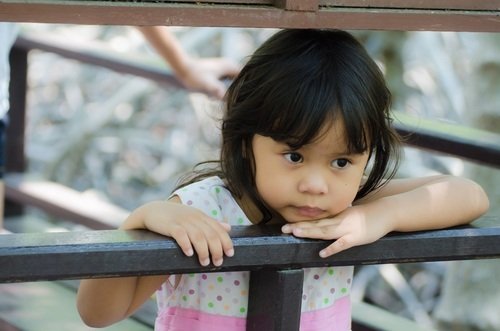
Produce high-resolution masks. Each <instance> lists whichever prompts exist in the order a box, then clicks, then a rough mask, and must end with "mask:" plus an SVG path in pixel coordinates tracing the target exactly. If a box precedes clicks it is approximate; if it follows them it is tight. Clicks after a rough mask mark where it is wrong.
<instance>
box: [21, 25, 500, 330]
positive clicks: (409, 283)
mask: <svg viewBox="0 0 500 331" xmlns="http://www.w3.org/2000/svg"><path fill="white" fill-rule="evenodd" d="M172 30H173V31H174V32H175V33H176V34H177V36H178V37H179V39H180V41H181V43H182V44H183V45H184V47H185V49H186V50H187V51H188V52H189V53H190V54H193V55H197V56H199V57H212V56H224V57H229V58H232V59H234V60H236V61H238V62H240V63H244V62H245V60H246V57H247V56H248V55H250V54H251V53H252V51H253V50H254V49H255V48H256V47H257V46H258V45H259V44H260V43H262V42H263V41H264V40H265V39H267V38H268V37H269V36H270V35H271V34H272V33H273V32H274V31H275V30H272V29H236V28H224V29H221V28H184V27H182V28H181V27H178V28H172ZM22 32H23V33H34V34H36V35H47V36H50V37H56V38H60V39H62V40H66V41H68V42H72V43H77V44H80V45H89V47H90V46H92V47H94V46H98V48H99V49H101V50H104V51H105V52H109V55H110V56H120V57H123V58H131V59H134V58H141V59H142V61H146V62H148V63H150V64H153V65H158V66H167V65H166V64H165V63H164V62H163V61H162V60H161V59H160V58H159V56H158V55H156V54H155V52H154V51H153V50H152V49H151V48H150V47H149V45H148V44H147V43H146V42H145V41H144V39H143V38H142V35H140V34H139V33H138V32H137V31H136V30H135V29H134V28H131V27H119V26H104V27H102V26H70V25H47V24H24V25H23V26H22ZM353 33H354V34H355V35H356V36H357V37H358V38H359V39H360V40H361V41H362V42H363V43H364V45H365V46H366V48H367V50H368V52H369V53H370V54H371V55H372V56H373V57H374V58H375V59H376V61H377V62H378V63H379V65H380V66H381V68H382V69H383V71H384V72H385V74H386V78H387V81H388V84H389V86H390V89H391V91H392V93H393V96H394V101H393V107H394V110H395V111H399V112H404V113H408V114H411V115H414V116H417V117H420V118H430V119H436V120H440V121H445V122H450V123H457V124H461V125H464V126H470V127H474V128H480V129H483V130H488V131H491V132H493V133H496V134H500V93H499V92H500V57H499V56H498V54H500V35H499V34H488V33H482V34H477V33H455V32H377V31H375V32H368V31H353ZM29 60H30V70H29V86H30V89H29V95H28V109H29V112H28V123H27V125H28V129H27V154H28V159H29V172H30V173H31V174H32V175H33V176H38V177H42V178H47V179H50V180H53V181H56V182H60V183H62V184H65V185H67V186H70V187H72V188H75V189H77V190H79V191H87V192H89V193H90V194H95V195H97V196H99V197H100V198H102V199H104V200H107V201H110V202H112V203H114V204H117V205H119V206H121V207H123V208H126V209H129V210H131V209H134V208H135V207H137V206H139V205H140V204H142V203H144V202H146V201H151V200H154V199H164V198H166V197H167V196H168V195H169V193H170V192H171V190H172V188H173V187H174V186H175V184H176V181H177V179H178V178H179V175H180V174H181V173H183V172H186V171H189V170H190V169H191V167H192V166H193V165H194V164H196V163H197V162H199V161H202V160H206V159H207V158H213V157H216V156H217V148H218V124H217V117H218V115H219V114H220V107H221V104H220V103H219V102H218V101H215V100H212V99H209V98H208V97H206V96H205V95H202V94H199V93H189V92H187V91H185V90H181V89H176V88H171V87H165V86H161V85H157V84H155V83H153V82H150V81H147V80H145V79H142V78H137V77H133V76H128V75H121V74H118V73H115V72H112V71H109V70H106V69H102V68H98V67H94V66H90V65H83V64H80V63H78V62H75V61H72V60H67V59H63V58H61V57H58V56H55V55H53V54H49V53H43V52H33V54H32V55H31V56H30V59H29ZM434 173H450V174H454V175H460V176H464V177H469V178H473V179H475V180H476V181H478V182H479V183H480V184H481V185H483V187H484V188H485V189H486V190H487V192H488V194H489V196H490V200H491V205H492V208H491V210H490V212H489V213H490V214H492V215H499V214H500V210H499V209H500V176H499V172H498V170H496V169H492V168H488V167H484V166H480V165H476V164H472V163H468V162H464V161H461V160H458V159H455V158H452V157H448V156H443V155H437V154H429V153H426V152H421V151H417V150H415V149H412V148H407V149H406V151H405V161H404V163H403V164H402V167H401V170H400V175H401V176H421V175H428V174H434ZM464 194H466V193H464ZM44 217H45V216H44ZM53 221H54V222H58V221H59V220H53ZM499 271H500V267H499V266H498V263H497V262H493V261H482V262H453V263H426V264H409V265H397V266H392V265H386V266H366V267H361V268H359V269H358V271H357V274H356V278H357V280H356V281H355V282H354V288H353V297H355V299H358V300H367V301H371V302H374V303H376V304H378V305H380V306H382V307H385V308H386V309H389V310H391V311H394V312H397V313H398V314H401V315H404V316H408V317H410V318H413V319H416V320H418V321H419V323H420V324H422V325H429V327H430V326H434V327H436V328H440V329H442V330H484V331H485V330H500V302H498V301H499V300H500V299H499V298H500V295H499V294H500V293H499V291H500V286H498V285H497V281H495V275H496V274H497V273H498V272H499ZM477 302H481V304H480V305H475V304H476V303H477ZM478 307H481V308H478Z"/></svg>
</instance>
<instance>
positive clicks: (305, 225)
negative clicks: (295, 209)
mask: <svg viewBox="0 0 500 331" xmlns="http://www.w3.org/2000/svg"><path fill="white" fill-rule="evenodd" d="M369 212H370V210H369V208H366V206H363V205H360V206H353V207H350V208H347V209H346V210H344V211H343V212H342V213H340V214H338V215H336V216H334V217H331V218H325V219H321V220H317V221H305V222H298V223H288V224H286V225H284V226H283V227H282V231H283V233H287V234H293V235H294V236H296V237H300V238H312V239H324V240H332V239H334V240H335V241H334V242H333V243H332V244H330V245H329V246H328V247H326V248H324V249H323V250H321V251H320V252H319V255H320V256H321V257H323V258H325V257H328V256H330V255H333V254H336V253H339V252H341V251H343V250H346V249H348V248H350V247H353V246H358V245H364V244H369V243H372V242H374V241H376V240H377V239H379V238H381V237H383V236H384V235H386V234H387V233H388V232H389V231H388V230H387V226H386V222H384V220H383V219H379V218H378V217H375V215H370V214H369Z"/></svg>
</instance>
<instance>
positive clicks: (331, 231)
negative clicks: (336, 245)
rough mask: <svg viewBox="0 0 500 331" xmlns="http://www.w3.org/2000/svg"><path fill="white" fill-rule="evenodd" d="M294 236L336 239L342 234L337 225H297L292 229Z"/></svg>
mask: <svg viewBox="0 0 500 331" xmlns="http://www.w3.org/2000/svg"><path fill="white" fill-rule="evenodd" d="M291 233H292V234H293V235H294V236H296V237H299V238H302V237H303V238H311V239H336V238H339V237H341V236H342V235H344V233H342V232H340V230H339V227H337V226H332V225H329V226H315V227H298V228H294V229H292V232H291Z"/></svg>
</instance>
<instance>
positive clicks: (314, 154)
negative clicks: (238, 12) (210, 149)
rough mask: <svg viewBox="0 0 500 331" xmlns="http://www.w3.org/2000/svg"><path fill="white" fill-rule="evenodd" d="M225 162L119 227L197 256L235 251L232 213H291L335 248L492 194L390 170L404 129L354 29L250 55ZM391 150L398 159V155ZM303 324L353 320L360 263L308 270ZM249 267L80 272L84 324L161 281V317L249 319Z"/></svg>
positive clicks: (444, 220) (234, 94)
mask: <svg viewBox="0 0 500 331" xmlns="http://www.w3.org/2000/svg"><path fill="white" fill-rule="evenodd" d="M226 98H227V100H226V101H227V106H226V109H225V113H224V118H223V121H222V146H221V156H220V160H219V161H217V162H215V165H216V167H207V168H206V169H205V170H202V171H199V172H197V173H195V174H194V175H193V176H192V177H191V179H190V180H189V181H185V182H184V183H183V184H182V185H181V187H180V188H178V189H177V190H176V191H175V192H174V193H173V194H172V196H171V197H170V199H169V200H168V201H155V202H151V203H148V204H146V205H144V206H141V207H139V208H138V209H136V210H135V211H134V212H133V213H132V214H131V215H130V216H129V217H128V218H127V219H126V220H125V222H124V224H123V226H122V229H149V230H151V231H154V232H158V233H160V234H163V235H166V236H169V237H172V238H173V239H175V240H176V242H177V243H178V244H179V246H180V247H181V249H182V251H183V252H184V254H186V255H187V256H193V255H195V253H196V255H197V256H198V259H199V261H200V263H201V265H203V266H206V265H208V264H210V263H213V264H214V265H215V266H220V265H221V264H222V263H223V258H224V256H226V257H231V256H233V255H234V254H238V252H234V250H233V246H232V242H231V238H230V237H229V230H230V225H251V224H257V223H271V222H272V223H282V224H283V228H282V229H283V232H284V233H287V234H293V235H295V236H298V237H308V238H318V239H323V240H328V241H329V242H328V243H327V244H326V245H325V246H326V247H325V248H324V249H323V250H321V251H320V252H318V253H319V255H320V256H322V257H328V256H330V255H332V254H335V253H338V252H340V251H342V250H344V249H347V248H349V247H352V246H355V245H362V244H367V243H370V242H373V241H375V240H377V239H379V238H380V237H382V236H384V235H386V234H387V233H389V232H391V231H416V230H424V229H436V228H443V227H449V226H454V225H458V224H463V223H467V222H469V221H471V220H472V219H474V218H476V217H478V216H479V215H481V214H482V213H484V212H485V211H486V210H487V208H488V198H487V197H486V195H485V193H484V191H483V190H482V189H481V188H480V187H479V186H478V185H477V184H475V183H474V182H471V181H469V180H466V179H461V178H456V177H451V176H435V177H428V178H415V179H393V177H394V173H395V171H396V165H397V159H398V148H399V140H398V136H397V135H396V133H395V132H394V130H393V128H392V127H391V119H390V117H389V107H390V93H389V91H388V89H387V87H386V85H385V82H384V79H383V76H382V73H381V72H380V70H379V69H378V67H377V65H376V64H375V63H374V62H373V60H372V59H371V58H370V57H369V56H368V54H367V53H366V51H365V50H364V48H363V47H362V46H361V45H360V44H359V43H358V42H357V41H356V40H355V39H354V38H353V37H352V36H351V35H350V34H348V33H346V32H343V31H336V30H282V31H280V32H278V33H276V34H275V35H274V36H273V37H271V38H270V39H269V40H268V41H266V42H265V43H264V44H263V45H262V46H261V47H260V48H259V49H258V50H257V51H256V52H255V53H254V55H253V56H252V57H251V58H250V60H249V62H248V63H247V64H246V65H245V67H244V68H243V70H242V71H241V73H240V74H239V75H238V77H237V78H236V80H235V81H234V82H233V83H232V85H231V86H230V87H229V90H228V92H227V95H226ZM391 160H395V161H396V162H392V161H391ZM304 272H305V278H304V286H303V302H302V313H301V326H300V329H301V330H310V331H312V330H317V331H325V330H335V331H347V330H350V316H351V315H350V301H349V291H350V284H351V280H352V276H353V268H352V267H335V268H308V269H305V270H304ZM248 286H249V273H248V272H231V273H205V274H190V275H171V276H148V277H127V278H114V279H93V280H84V281H82V284H81V286H80V289H79V293H78V309H79V312H80V315H81V316H82V318H83V320H84V321H85V323H87V324H88V325H90V326H94V327H96V326H97V327H102V326H106V325H109V324H112V323H115V322H117V321H120V320H122V319H124V318H126V317H127V316H129V315H130V314H132V313H133V312H134V311H135V310H136V309H137V308H139V307H140V306H141V305H142V304H143V303H144V301H146V300H147V299H148V298H150V297H151V295H152V294H153V293H154V292H155V291H156V290H157V289H159V290H158V291H157V293H156V298H157V301H158V308H159V311H158V317H157V319H156V323H155V330H157V331H160V330H162V331H166V330H186V331H196V330H204V331H207V330H208V331H210V330H218V331H224V330H228V331H229V330H231V331H234V330H245V324H246V313H247V303H248Z"/></svg>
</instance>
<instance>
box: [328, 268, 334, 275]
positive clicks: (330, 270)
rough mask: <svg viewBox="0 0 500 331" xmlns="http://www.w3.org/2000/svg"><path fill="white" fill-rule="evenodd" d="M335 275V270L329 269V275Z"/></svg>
mask: <svg viewBox="0 0 500 331" xmlns="http://www.w3.org/2000/svg"><path fill="white" fill-rule="evenodd" d="M334 273H335V271H333V268H328V274H329V275H330V276H333V274H334Z"/></svg>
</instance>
